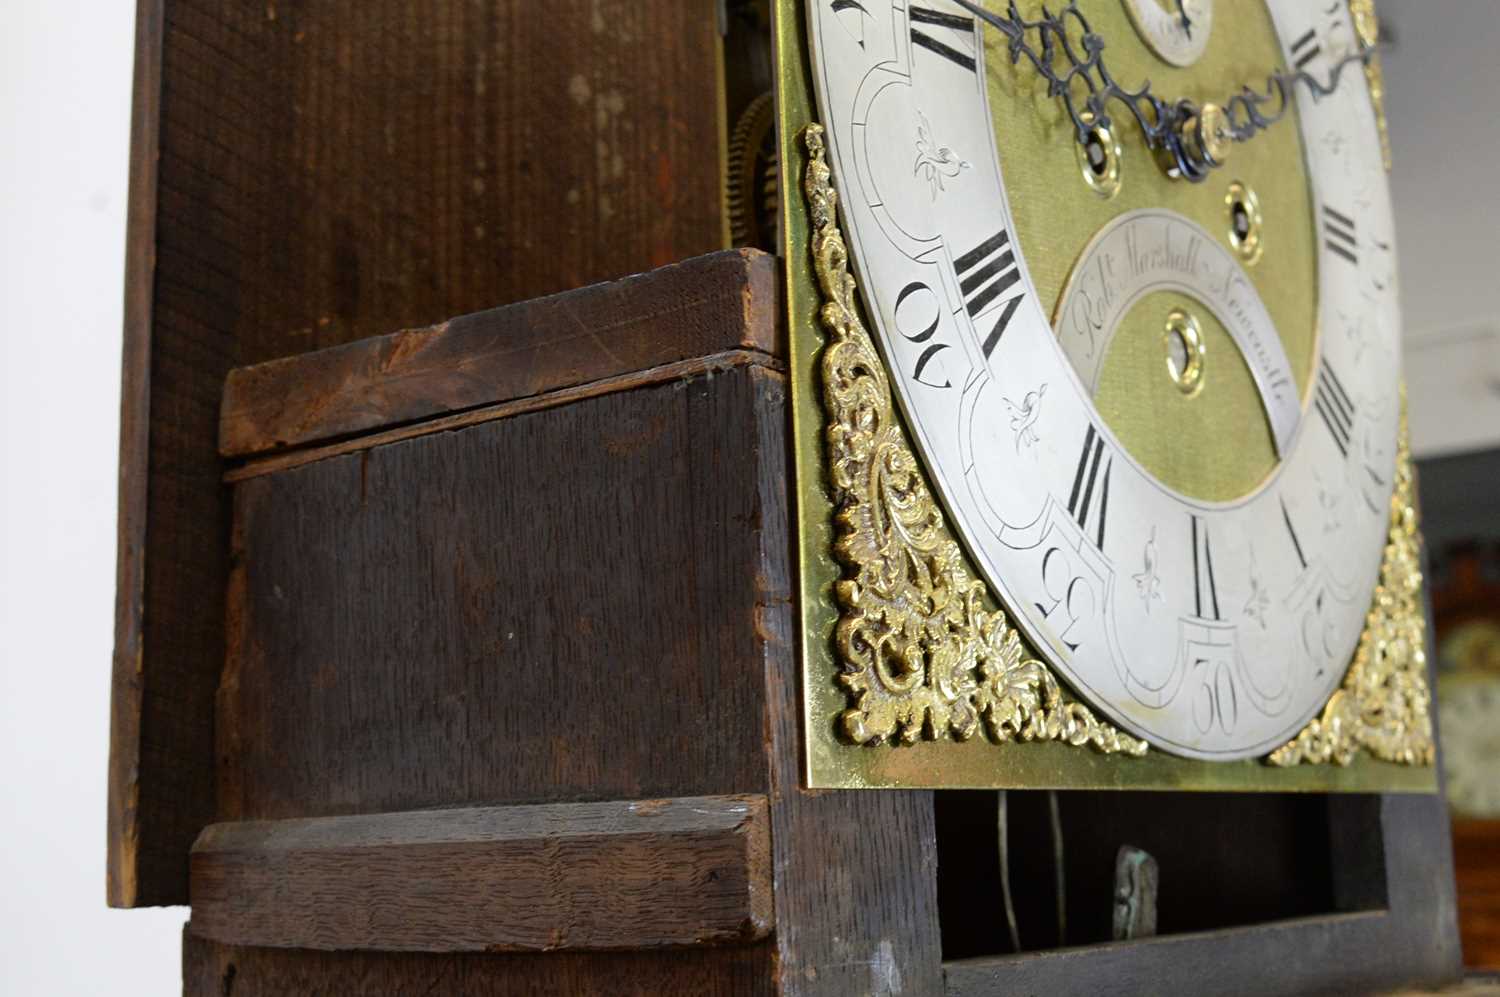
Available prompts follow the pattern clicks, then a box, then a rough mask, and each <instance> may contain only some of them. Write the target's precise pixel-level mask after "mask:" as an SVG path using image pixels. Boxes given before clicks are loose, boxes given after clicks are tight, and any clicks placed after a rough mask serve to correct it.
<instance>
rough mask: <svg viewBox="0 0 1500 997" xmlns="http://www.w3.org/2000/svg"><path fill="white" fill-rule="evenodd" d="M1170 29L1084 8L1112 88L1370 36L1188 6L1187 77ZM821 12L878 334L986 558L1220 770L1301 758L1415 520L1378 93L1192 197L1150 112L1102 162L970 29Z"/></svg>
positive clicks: (1086, 679) (846, 207)
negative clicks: (1296, 754) (1159, 144)
mask: <svg viewBox="0 0 1500 997" xmlns="http://www.w3.org/2000/svg"><path fill="white" fill-rule="evenodd" d="M1153 4H1154V5H1156V6H1157V7H1159V8H1160V9H1164V10H1165V9H1169V8H1175V7H1176V5H1175V4H1158V3H1157V0H1142V3H1140V4H1130V3H1125V4H1121V3H1119V2H1118V0H1099V2H1097V3H1094V4H1091V5H1089V6H1088V13H1089V14H1090V16H1092V17H1094V18H1095V19H1096V30H1098V31H1099V32H1100V33H1101V34H1103V35H1106V36H1107V37H1108V38H1109V39H1110V41H1109V44H1110V56H1111V60H1112V61H1111V68H1112V70H1113V71H1114V72H1115V73H1116V75H1118V76H1120V77H1122V78H1126V79H1145V78H1147V77H1148V76H1149V77H1150V78H1152V79H1153V80H1154V81H1158V82H1162V81H1167V82H1170V84H1171V89H1172V91H1173V92H1174V93H1181V94H1184V95H1185V96H1188V97H1189V98H1191V99H1194V100H1195V101H1199V102H1202V101H1206V100H1208V99H1210V98H1214V97H1219V96H1221V95H1223V94H1226V93H1232V92H1234V91H1235V90H1236V89H1238V88H1239V87H1240V86H1242V85H1244V84H1246V83H1253V82H1254V81H1256V80H1257V79H1260V80H1263V79H1264V78H1265V74H1266V72H1267V71H1268V70H1269V69H1270V68H1272V67H1275V66H1293V65H1295V66H1297V67H1298V68H1308V69H1316V68H1317V66H1318V65H1319V63H1320V60H1321V61H1324V62H1327V63H1328V64H1330V65H1331V64H1332V63H1334V62H1335V61H1336V60H1337V59H1338V58H1340V55H1341V53H1343V52H1346V51H1353V50H1354V49H1355V46H1357V44H1358V40H1357V37H1356V35H1355V33H1354V26H1353V24H1352V22H1351V19H1350V17H1349V14H1348V11H1347V9H1345V8H1344V7H1343V5H1341V4H1339V5H1334V6H1333V7H1327V8H1325V7H1322V5H1316V6H1315V5H1311V4H1307V3H1305V2H1303V0H1270V2H1267V3H1265V4H1263V5H1262V4H1258V3H1257V4H1252V3H1246V4H1242V5H1235V6H1234V7H1233V8H1232V9H1231V8H1229V7H1228V5H1225V4H1217V5H1206V4H1204V5H1194V6H1195V7H1197V9H1199V12H1200V14H1201V13H1202V12H1203V11H1205V10H1211V13H1212V18H1213V19H1214V23H1213V25H1212V30H1211V31H1208V30H1205V31H1204V32H1203V36H1202V38H1201V43H1202V48H1201V51H1198V52H1196V53H1195V54H1194V55H1193V57H1192V58H1191V59H1184V60H1183V61H1185V62H1187V63H1190V64H1188V65H1186V66H1184V67H1181V68H1177V67H1173V66H1167V65H1164V64H1163V61H1162V60H1163V59H1165V58H1166V57H1165V56H1164V55H1163V54H1162V53H1161V52H1160V51H1157V50H1156V49H1157V46H1155V45H1150V44H1148V42H1147V41H1145V40H1143V38H1142V36H1143V35H1145V34H1148V33H1149V32H1148V31H1146V30H1143V31H1142V34H1137V33H1136V29H1137V28H1139V27H1140V20H1139V17H1138V15H1139V10H1137V9H1136V8H1142V9H1145V8H1146V7H1148V6H1149V5H1153ZM1031 6H1037V5H1031ZM1183 10H1184V11H1186V12H1187V13H1188V15H1189V17H1191V14H1192V11H1191V10H1189V9H1188V7H1187V6H1186V5H1185V6H1184V8H1183ZM806 11H807V17H808V26H809V46H810V49H811V54H812V63H813V77H814V84H815V89H816V92H817V99H818V105H819V117H820V120H821V122H822V124H823V126H824V127H825V129H826V131H827V144H828V150H829V159H830V166H831V167H832V169H833V172H834V175H835V177H836V179H837V181H838V183H839V185H840V188H841V193H842V197H841V203H840V207H841V210H842V220H843V227H844V231H845V233H846V236H847V239H848V242H849V245H850V249H851V258H852V262H853V264H854V267H855V270H856V273H857V275H858V277H859V283H860V287H861V290H862V292H863V295H864V304H865V306H866V311H867V314H868V318H869V320H870V324H871V326H872V330H873V332H874V333H875V338H876V340H877V342H878V344H879V346H880V348H881V350H882V353H883V357H884V360H885V366H886V368H887V371H888V373H889V377H890V381H891V385H892V388H893V390H894V394H895V396H896V398H897V400H898V401H899V403H900V406H901V409H902V411H903V413H904V415H905V419H906V423H907V427H908V429H909V431H910V434H911V436H912V438H913V440H914V442H915V444H916V446H917V449H918V451H919V453H920V457H921V459H922V463H923V466H924V468H925V470H926V472H927V475H928V479H929V480H930V481H931V483H932V485H933V487H934V489H935V490H936V491H937V493H938V494H939V495H940V496H941V498H942V500H943V502H944V505H945V506H946V510H947V513H948V518H949V520H950V522H951V523H952V525H953V526H954V528H955V531H956V532H957V533H958V535H959V536H960V538H961V540H962V542H963V543H964V545H965V547H966V549H967V552H968V554H969V555H970V557H971V558H972V560H973V563H974V565H975V566H976V567H977V568H978V570H979V571H980V572H981V573H982V574H983V576H984V578H985V580H986V581H987V583H988V584H989V586H990V588H991V590H992V591H993V592H995V593H996V594H997V596H998V597H999V598H1000V599H1001V601H1002V602H1003V604H1004V607H1005V609H1006V610H1007V611H1008V612H1009V613H1010V614H1011V616H1012V618H1013V619H1014V620H1015V622H1016V623H1017V625H1018V626H1019V627H1020V628H1021V629H1022V630H1023V631H1024V632H1025V634H1026V635H1027V637H1028V638H1029V639H1030V640H1031V642H1032V643H1033V644H1034V645H1035V647H1036V648H1037V649H1038V651H1039V652H1040V653H1041V654H1042V655H1043V656H1044V657H1045V658H1046V660H1047V663H1048V664H1050V665H1051V666H1052V667H1053V668H1055V669H1056V671H1057V672H1058V673H1059V674H1060V675H1061V676H1062V677H1064V678H1065V679H1066V680H1067V681H1068V683H1069V684H1070V685H1071V686H1072V687H1073V689H1074V690H1075V691H1077V692H1078V693H1079V694H1080V695H1081V696H1082V697H1083V698H1084V699H1086V700H1087V701H1088V702H1089V704H1090V705H1092V706H1093V707H1095V708H1097V709H1098V710H1099V711H1100V712H1101V713H1103V714H1105V715H1106V716H1108V717H1109V718H1110V719H1111V720H1112V721H1113V722H1115V723H1117V724H1119V725H1120V726H1121V727H1123V728H1125V729H1127V730H1129V731H1131V732H1132V733H1134V734H1137V735H1138V736H1141V737H1143V738H1145V739H1146V740H1148V741H1149V742H1150V743H1151V744H1153V745H1155V746H1157V747H1159V748H1161V749H1164V750H1166V751H1168V752H1171V753H1174V754H1179V755H1183V756H1187V757H1192V758H1200V759H1208V760H1231V759H1238V758H1245V757H1251V756H1257V755H1264V754H1266V753H1267V752H1269V751H1271V750H1272V749H1274V748H1276V747H1278V746H1279V745H1281V744H1283V743H1285V742H1286V741H1287V740H1289V739H1290V738H1292V737H1294V736H1295V735H1296V734H1297V732H1298V731H1299V730H1300V729H1301V728H1302V727H1303V725H1305V724H1306V723H1307V721H1308V720H1309V718H1310V717H1312V716H1313V714H1314V713H1316V712H1317V711H1318V710H1319V709H1321V708H1322V706H1323V705H1324V703H1325V702H1326V701H1327V700H1328V698H1329V696H1330V694H1331V693H1332V692H1333V690H1334V689H1335V688H1336V687H1337V686H1338V684H1339V682H1340V680H1341V679H1342V677H1343V674H1344V671H1345V669H1346V667H1347V665H1348V663H1349V660H1350V657H1351V655H1352V653H1353V651H1354V648H1355V645H1356V642H1357V641H1358V639H1359V636H1360V633H1361V631H1362V628H1363V621H1364V617H1365V612H1366V610H1367V609H1368V607H1369V605H1370V598H1371V594H1372V592H1373V590H1374V586H1375V583H1376V578H1377V574H1378V571H1379V568H1380V563H1381V556H1382V551H1383V548H1384V545H1385V535H1386V531H1387V528H1388V526H1389V508H1388V506H1389V500H1390V497H1391V494H1392V488H1393V482H1394V469H1395V460H1396V441H1397V432H1398V421H1399V416H1400V412H1399V402H1398V390H1399V388H1398V377H1399V372H1398V360H1397V335H1398V325H1397V319H1396V316H1397V314H1398V312H1397V301H1396V291H1395V286H1394V280H1393V276H1392V275H1393V273H1394V262H1393V253H1392V248H1391V238H1392V231H1391V230H1392V223H1391V214H1390V205H1389V195H1388V192H1387V189H1386V178H1385V174H1384V170H1383V166H1382V159H1381V146H1380V137H1379V133H1378V130H1377V126H1376V121H1375V118H1374V114H1373V112H1372V108H1371V102H1370V97H1369V93H1368V90H1367V88H1366V85H1365V81H1364V80H1363V79H1362V78H1361V77H1360V76H1359V74H1357V73H1349V74H1345V77H1344V80H1343V82H1342V83H1341V85H1339V86H1338V87H1337V88H1335V89H1334V90H1333V91H1332V92H1331V93H1328V94H1325V95H1323V96H1320V97H1318V98H1316V99H1314V98H1312V97H1310V96H1308V95H1307V94H1306V93H1305V92H1300V93H1299V94H1298V96H1297V98H1296V114H1295V115H1294V116H1293V117H1289V118H1288V119H1286V120H1285V121H1284V122H1283V123H1282V124H1280V125H1279V126H1278V127H1277V128H1276V129H1275V130H1271V131H1268V132H1266V133H1265V134H1262V135H1259V136H1256V137H1255V139H1254V141H1251V142H1247V143H1243V144H1235V145H1234V146H1233V147H1232V148H1231V149H1229V156H1228V159H1227V162H1226V163H1225V165H1224V166H1223V167H1221V168H1219V169H1216V170H1214V171H1212V172H1211V173H1210V174H1209V175H1208V177H1207V179H1206V180H1205V181H1204V182H1202V183H1188V182H1186V181H1184V180H1174V179H1170V178H1169V177H1168V176H1167V175H1166V174H1165V173H1164V172H1163V171H1162V169H1161V167H1160V165H1159V163H1158V161H1157V159H1156V157H1154V156H1153V155H1152V154H1151V153H1150V152H1149V151H1147V150H1146V149H1145V148H1144V143H1143V141H1142V136H1141V134H1140V132H1139V130H1138V129H1137V128H1136V127H1135V124H1134V122H1132V121H1131V120H1130V118H1129V116H1128V115H1124V114H1121V115H1118V116H1117V117H1116V118H1115V120H1114V121H1113V123H1112V128H1111V132H1112V134H1110V135H1107V136H1104V137H1103V138H1102V139H1101V140H1100V141H1097V142H1095V143H1094V144H1093V145H1092V146H1089V145H1084V146H1081V147H1080V146H1078V145H1077V143H1075V142H1074V141H1073V134H1074V133H1073V130H1072V129H1073V122H1072V121H1071V120H1070V119H1069V118H1068V117H1067V116H1066V115H1065V114H1064V113H1063V111H1062V110H1061V108H1060V104H1059V102H1058V101H1056V100H1055V99H1054V98H1053V95H1051V94H1049V93H1048V90H1047V87H1046V86H1045V84H1044V83H1043V81H1041V79H1040V78H1039V77H1036V76H1028V73H1029V72H1030V68H1029V67H1028V66H1027V64H1026V63H1025V61H1024V60H1023V61H1021V62H1020V63H1019V64H1015V63H1013V62H1012V60H1011V59H1010V58H1009V55H1008V52H1007V45H1006V41H1005V39H1004V38H999V37H995V36H994V35H993V34H986V32H985V31H984V29H983V28H982V25H981V22H980V21H979V20H977V19H976V18H975V17H974V16H973V15H972V14H971V13H970V12H969V11H967V10H966V9H965V8H964V7H963V6H962V5H960V4H957V3H953V2H951V0H922V2H920V3H919V2H907V0H857V2H856V0H809V2H808V3H807V6H806ZM1132 12H1134V15H1135V16H1137V20H1136V21H1135V22H1132V21H1131V17H1132V16H1133V14H1132ZM1028 16H1030V15H1028ZM1194 44H1195V45H1197V44H1198V42H1196V41H1195V43H1194ZM1210 137H1212V136H1210ZM1217 151H1218V154H1219V156H1222V155H1223V150H1217ZM1215 158H1218V157H1217V156H1216V157H1215Z"/></svg>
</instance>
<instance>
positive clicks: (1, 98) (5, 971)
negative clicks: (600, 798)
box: [0, 0, 1500, 994]
mask: <svg viewBox="0 0 1500 997" xmlns="http://www.w3.org/2000/svg"><path fill="white" fill-rule="evenodd" d="M1088 2H1108V0H1088ZM1219 2H1235V3H1240V2H1244V0H1219ZM133 7H134V4H133V2H132V0H0V14H3V15H4V19H3V22H0V23H3V24H4V27H3V29H0V407H3V408H0V801H3V803H0V884H3V901H0V991H3V992H4V993H5V994H91V993H101V992H109V993H114V994H130V993H136V994H167V993H172V992H175V991H176V990H177V988H178V982H177V981H178V973H179V970H178V932H179V930H180V927H181V923H182V920H183V913H182V911H180V910H167V911H125V912H118V911H108V910H106V908H105V906H104V866H103V862H104V798H105V795H104V794H105V790H104V769H105V758H106V754H107V732H108V710H109V707H108V679H109V660H110V645H111V640H112V634H111V628H112V618H113V616H112V600H113V585H114V574H113V572H114V528H115V461H116V447H117V434H118V397H119V357H120V293H121V290H120V289H121V273H122V261H123V249H124V206H125V182H126V151H127V139H128V124H129V107H130V103H129V98H130V71H131V65H130V59H131V53H132V33H133ZM1381 9H1382V10H1383V11H1384V12H1385V13H1386V15H1387V16H1388V18H1389V19H1390V20H1391V21H1392V22H1393V23H1394V25H1395V27H1396V30H1397V31H1398V32H1399V46H1398V48H1397V49H1396V50H1395V51H1394V52H1392V53H1390V54H1389V55H1388V57H1387V59H1386V72H1387V77H1388V82H1389V89H1390V103H1389V111H1390V119H1391V129H1392V135H1393V143H1394V146H1395V171H1394V174H1393V177H1392V180H1393V184H1394V189H1395V198H1396V214H1397V221H1398V234H1399V240H1400V251H1401V254H1402V256H1401V258H1402V291H1403V294H1404V303H1405V311H1406V324H1407V329H1408V331H1409V335H1410V344H1409V345H1410V347H1411V348H1412V349H1411V351H1410V353H1409V360H1408V373H1409V377H1410V381H1411V406H1412V419H1413V433H1414V437H1415V442H1416V446H1417V447H1418V450H1419V452H1423V453H1433V452H1444V451H1451V450H1454V449H1464V448H1471V447H1476V446H1483V445H1495V444H1497V443H1500V394H1497V391H1496V385H1497V384H1500V359H1497V358H1500V348H1497V347H1496V346H1495V345H1494V341H1493V340H1492V339H1489V338H1486V337H1488V336H1490V335H1491V333H1492V332H1493V330H1495V329H1497V328H1500V308H1497V306H1496V303H1495V302H1496V293H1497V289H1500V251H1497V240H1500V193H1497V182H1496V178H1497V177H1500V129H1497V127H1496V125H1495V122H1494V117H1495V116H1494V114H1493V113H1492V112H1491V111H1490V110H1489V108H1490V106H1491V104H1490V102H1491V101H1493V100H1495V99H1496V97H1497V95H1500V56H1497V55H1496V53H1500V4H1496V3H1494V2H1492V0H1443V2H1441V3H1439V2H1434V0H1383V2H1382V5H1381Z"/></svg>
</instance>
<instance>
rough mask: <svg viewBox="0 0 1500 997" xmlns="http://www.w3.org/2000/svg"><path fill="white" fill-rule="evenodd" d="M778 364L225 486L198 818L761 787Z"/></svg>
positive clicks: (779, 404) (779, 460)
mask: <svg viewBox="0 0 1500 997" xmlns="http://www.w3.org/2000/svg"><path fill="white" fill-rule="evenodd" d="M781 381H782V378H781V375H779V374H776V373H774V372H770V371H765V370H763V369H761V368H759V367H756V366H753V365H752V366H746V367H738V368H734V369H732V370H729V371H727V372H724V373H721V374H715V375H712V376H709V375H704V376H700V377H696V378H692V379H690V380H686V381H677V382H672V383H668V384H662V385H657V386H655V387H650V388H642V389H638V390H634V391H622V392H617V393H614V394H609V395H604V396H600V397H596V398H590V399H587V400H584V401H580V402H578V403H576V404H572V405H565V406H561V407H557V408H550V409H546V410H544V411H541V412H534V413H530V414H527V415H519V416H515V417H513V418H508V419H500V420H497V421H492V422H485V423H481V424H479V425H476V426H471V427H468V428H465V429H460V430H456V431H453V432H445V433H437V434H431V435H426V436H421V437H418V438H416V439H411V440H406V441H403V442H400V443H393V444H390V445H388V446H382V447H377V448H375V449H373V450H369V451H365V452H362V453H357V454H352V455H349V456H342V457H333V458H329V459H327V460H321V461H317V462H316V463H312V464H308V465H305V466H302V467H298V468H294V469H292V470H288V471H284V472H280V473H276V474H269V475H265V476H261V477H256V478H252V479H249V480H247V481H242V482H240V483H238V484H237V485H236V486H235V498H236V530H235V558H234V560H235V565H236V568H235V575H234V582H233V585H232V588H231V591H232V594H233V596H232V600H231V603H230V621H231V626H230V634H231V644H230V649H229V654H228V657H227V660H226V665H225V674H224V679H223V682H222V686H221V693H220V698H219V709H218V722H217V725H218V734H219V739H220V750H219V757H220V759H221V761H220V765H219V792H218V802H219V819H220V820H245V819H272V820H279V819H286V818H295V817H319V816H330V815H338V814H348V813H379V812H385V811H396V810H413V809H421V808H426V807H435V806H460V805H492V804H503V803H542V802H575V801H583V800H610V799H641V798H653V797H667V796H696V795H718V794H730V795H732V794H743V793H764V792H765V791H766V784H767V774H766V773H767V753H768V747H767V744H766V738H765V733H764V731H765V724H766V714H765V709H766V707H765V696H766V692H765V677H764V671H763V667H762V665H761V661H762V653H763V652H762V651H761V648H760V639H759V636H758V632H757V621H758V615H757V614H758V612H759V607H758V605H757V599H758V597H759V595H760V589H759V588H758V584H759V583H758V579H757V573H758V570H759V568H760V565H761V563H762V558H763V554H762V550H761V548H762V544H763V543H764V539H763V535H762V531H764V530H766V529H768V528H769V527H767V526H766V523H765V516H766V515H767V510H766V509H765V507H764V505H763V503H762V501H761V498H760V491H759V488H760V486H759V484H758V482H759V480H760V479H761V478H762V477H765V476H772V475H774V476H776V477H777V478H778V479H780V478H781V477H783V476H784V475H785V466H786V465H785V450H784V449H780V448H778V449H776V450H774V451H771V450H768V449H767V448H766V445H765V444H764V443H763V441H762V439H761V435H760V434H761V429H762V425H763V423H764V421H765V420H775V422H776V424H777V425H780V424H781V423H783V422H784V421H785V417H786V412H785V407H784V404H783V395H782V393H781V387H780V386H781ZM772 386H775V389H776V390H775V391H774V393H773V392H772V391H771V388H772ZM783 487H784V485H783ZM778 514H779V515H783V516H784V515H785V511H784V508H783V509H780V510H778ZM777 529H778V532H777V534H776V536H777V537H782V538H784V537H785V535H786V534H785V532H784V531H785V529H786V526H785V524H784V523H783V524H782V525H781V526H780V527H778V528H777ZM780 556H782V557H785V556H787V555H786V554H785V553H783V554H781V555H780Z"/></svg>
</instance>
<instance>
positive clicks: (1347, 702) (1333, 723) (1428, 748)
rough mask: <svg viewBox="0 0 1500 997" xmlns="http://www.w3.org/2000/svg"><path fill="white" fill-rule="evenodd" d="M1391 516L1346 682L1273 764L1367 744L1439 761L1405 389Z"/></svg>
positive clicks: (1341, 758) (1385, 754)
mask: <svg viewBox="0 0 1500 997" xmlns="http://www.w3.org/2000/svg"><path fill="white" fill-rule="evenodd" d="M1390 516H1391V527H1390V532H1389V533H1388V534H1387V536H1386V545H1385V557H1384V559H1383V560H1382V561H1381V564H1380V581H1379V583H1378V584H1377V585H1376V586H1375V597H1374V599H1373V600H1372V601H1371V604H1370V612H1369V614H1368V615H1366V617H1365V629H1364V632H1363V633H1361V634H1360V638H1359V646H1358V648H1356V649H1355V652H1354V660H1353V661H1352V662H1351V663H1350V665H1349V671H1348V672H1347V673H1346V674H1345V675H1344V682H1343V684H1342V685H1341V686H1340V687H1339V688H1338V689H1337V690H1336V691H1335V692H1334V694H1333V695H1332V696H1331V697H1330V698H1329V700H1328V703H1327V705H1325V706H1324V707H1323V712H1322V713H1320V714H1319V715H1318V716H1317V718H1315V719H1314V720H1313V721H1312V722H1311V723H1309V724H1308V725H1307V726H1306V727H1305V728H1303V730H1302V732H1301V733H1299V734H1298V735H1297V736H1296V737H1295V738H1293V739H1292V740H1291V741H1289V742H1288V743H1287V744H1285V745H1283V746H1282V747H1280V748H1277V749H1276V750H1275V751H1273V752H1272V753H1271V755H1270V758H1269V761H1270V762H1271V764H1272V765H1284V766H1285V765H1300V764H1305V763H1308V762H1313V763H1319V762H1333V763H1335V764H1337V765H1348V764H1349V763H1350V762H1352V761H1354V759H1355V757H1356V756H1357V755H1358V754H1359V753H1360V752H1362V751H1363V752H1367V753H1369V754H1371V755H1374V756H1375V757H1376V758H1379V759H1382V760H1384V761H1388V762H1396V763H1398V764H1401V765H1432V764H1434V762H1435V761H1436V754H1437V753H1436V749H1435V748H1434V747H1433V740H1432V690H1431V687H1430V685H1429V682H1428V675H1427V614H1426V605H1425V603H1426V600H1425V599H1424V598H1423V593H1422V548H1421V536H1420V534H1419V533H1418V531H1417V506H1416V501H1415V498H1414V496H1413V489H1412V469H1411V448H1410V446H1409V445H1408V442H1407V430H1406V399H1405V396H1404V393H1403V397H1402V402H1401V436H1400V439H1399V440H1398V442H1397V449H1396V487H1395V490H1394V491H1393V492H1392V493H1391V504H1390Z"/></svg>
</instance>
